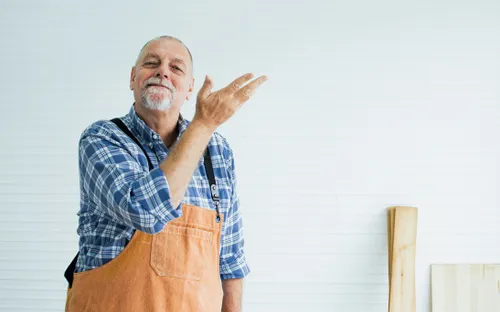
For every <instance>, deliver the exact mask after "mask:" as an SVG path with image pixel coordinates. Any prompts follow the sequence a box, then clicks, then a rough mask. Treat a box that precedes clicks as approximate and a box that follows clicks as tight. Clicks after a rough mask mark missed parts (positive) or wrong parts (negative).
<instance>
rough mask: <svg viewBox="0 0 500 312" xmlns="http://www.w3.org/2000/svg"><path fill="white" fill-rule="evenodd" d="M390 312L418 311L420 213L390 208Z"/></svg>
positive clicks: (388, 218) (413, 209)
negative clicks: (416, 291)
mask: <svg viewBox="0 0 500 312" xmlns="http://www.w3.org/2000/svg"><path fill="white" fill-rule="evenodd" d="M387 213H388V216H387V222H388V240H387V242H388V249H389V250H388V257H389V258H388V260H389V263H388V266H389V312H415V310H416V302H415V301H416V294H415V254H416V242H417V219H418V210H417V208H413V207H391V208H389V209H388V212H387Z"/></svg>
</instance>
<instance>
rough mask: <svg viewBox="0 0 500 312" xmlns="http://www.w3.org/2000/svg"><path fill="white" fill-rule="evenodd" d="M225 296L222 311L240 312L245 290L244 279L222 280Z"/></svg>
mask: <svg viewBox="0 0 500 312" xmlns="http://www.w3.org/2000/svg"><path fill="white" fill-rule="evenodd" d="M222 290H223V291H224V297H223V299H222V312H240V311H241V298H242V290H243V279H241V278H237V279H227V280H223V281H222Z"/></svg>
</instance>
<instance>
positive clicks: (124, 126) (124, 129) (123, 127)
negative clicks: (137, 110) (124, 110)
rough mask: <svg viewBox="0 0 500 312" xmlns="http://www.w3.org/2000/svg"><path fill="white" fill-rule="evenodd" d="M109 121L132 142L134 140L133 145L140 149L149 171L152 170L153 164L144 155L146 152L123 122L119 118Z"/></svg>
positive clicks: (146, 154)
mask: <svg viewBox="0 0 500 312" xmlns="http://www.w3.org/2000/svg"><path fill="white" fill-rule="evenodd" d="M111 121H112V122H113V123H114V124H115V125H117V126H118V128H120V130H122V131H123V132H125V134H126V135H128V136H129V137H130V138H131V139H132V140H134V142H135V144H137V146H139V147H140V148H141V150H142V151H143V152H144V156H146V159H147V160H148V166H149V171H151V170H153V164H152V163H151V160H150V159H149V157H148V153H146V150H145V149H144V147H142V145H141V143H139V140H137V138H136V137H135V136H134V134H133V133H132V132H131V131H130V130H129V129H128V128H127V126H126V125H125V124H124V123H123V121H122V120H121V119H120V118H113V119H111Z"/></svg>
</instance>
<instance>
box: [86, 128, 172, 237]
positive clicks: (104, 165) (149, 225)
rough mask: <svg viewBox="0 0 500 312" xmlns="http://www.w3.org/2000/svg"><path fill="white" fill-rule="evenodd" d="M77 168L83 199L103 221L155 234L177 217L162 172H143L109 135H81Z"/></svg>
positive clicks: (102, 131)
mask: <svg viewBox="0 0 500 312" xmlns="http://www.w3.org/2000/svg"><path fill="white" fill-rule="evenodd" d="M79 167H80V172H81V183H82V188H83V190H84V196H88V197H89V199H90V200H91V201H93V202H94V203H95V204H96V205H97V206H99V207H100V208H101V209H102V210H101V211H102V213H103V214H104V215H103V217H107V218H111V219H112V220H114V221H116V222H118V223H121V224H123V225H126V226H130V227H133V228H134V229H137V230H139V231H142V232H145V233H150V234H155V233H158V232H160V231H161V230H162V229H163V228H164V227H165V225H166V224H167V223H168V222H169V221H171V220H173V219H176V218H178V217H180V216H181V213H182V210H181V209H180V205H179V206H178V207H173V203H172V200H171V196H170V188H169V185H168V181H167V179H166V177H165V175H164V173H163V171H161V169H160V168H155V169H153V170H151V171H149V172H148V171H147V170H144V168H143V167H142V166H141V164H140V163H139V162H138V160H137V157H136V156H133V155H132V154H131V152H130V151H129V150H128V149H127V148H125V146H124V144H123V143H122V142H119V140H118V138H117V137H116V135H114V134H113V133H112V132H111V131H106V130H105V129H104V128H102V127H101V128H100V129H99V130H96V129H95V128H89V129H86V131H84V133H83V134H82V136H81V138H80V141H79Z"/></svg>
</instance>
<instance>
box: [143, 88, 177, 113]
mask: <svg viewBox="0 0 500 312" xmlns="http://www.w3.org/2000/svg"><path fill="white" fill-rule="evenodd" d="M146 93H147V92H146V90H144V91H143V92H142V103H143V105H144V107H145V108H147V109H150V110H160V111H164V110H167V109H169V108H170V107H171V106H172V102H173V99H174V98H175V93H174V94H172V100H170V99H168V98H165V99H164V100H163V101H155V100H152V99H151V98H149V97H148V96H147V94H146Z"/></svg>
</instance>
